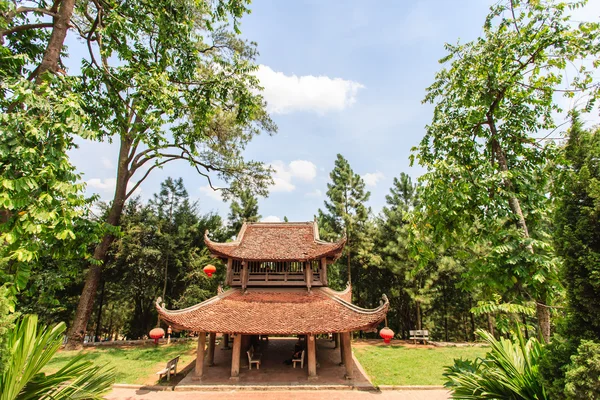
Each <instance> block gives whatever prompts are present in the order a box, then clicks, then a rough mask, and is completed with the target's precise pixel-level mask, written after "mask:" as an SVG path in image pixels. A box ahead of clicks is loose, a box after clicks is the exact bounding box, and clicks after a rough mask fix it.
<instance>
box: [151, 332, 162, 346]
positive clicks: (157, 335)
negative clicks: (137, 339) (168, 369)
mask: <svg viewBox="0 0 600 400" xmlns="http://www.w3.org/2000/svg"><path fill="white" fill-rule="evenodd" d="M150 337H151V338H152V339H154V344H158V339H160V338H163V337H165V330H164V329H163V328H154V329H152V330H151V331H150Z"/></svg>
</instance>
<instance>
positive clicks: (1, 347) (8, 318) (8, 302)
mask: <svg viewBox="0 0 600 400" xmlns="http://www.w3.org/2000/svg"><path fill="white" fill-rule="evenodd" d="M13 302H14V299H12V294H11V293H10V290H9V289H8V287H7V286H6V285H4V286H0V374H2V372H3V371H4V369H5V368H6V365H7V362H8V358H9V357H10V351H9V348H8V340H7V339H8V334H9V332H10V331H12V329H13V327H14V323H15V320H16V319H17V317H18V314H15V313H14V304H13Z"/></svg>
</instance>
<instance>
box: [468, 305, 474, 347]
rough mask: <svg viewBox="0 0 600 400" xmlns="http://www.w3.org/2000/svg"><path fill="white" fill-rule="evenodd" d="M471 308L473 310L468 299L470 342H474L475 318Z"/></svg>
mask: <svg viewBox="0 0 600 400" xmlns="http://www.w3.org/2000/svg"><path fill="white" fill-rule="evenodd" d="M471 308H473V301H472V299H471V298H469V317H470V319H471V340H472V341H475V316H474V315H473V313H472V312H471Z"/></svg>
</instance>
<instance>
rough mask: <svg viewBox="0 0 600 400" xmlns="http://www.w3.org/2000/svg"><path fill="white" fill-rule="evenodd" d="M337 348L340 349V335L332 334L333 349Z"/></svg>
mask: <svg viewBox="0 0 600 400" xmlns="http://www.w3.org/2000/svg"><path fill="white" fill-rule="evenodd" d="M338 347H340V334H339V333H334V334H333V348H334V349H337V348H338Z"/></svg>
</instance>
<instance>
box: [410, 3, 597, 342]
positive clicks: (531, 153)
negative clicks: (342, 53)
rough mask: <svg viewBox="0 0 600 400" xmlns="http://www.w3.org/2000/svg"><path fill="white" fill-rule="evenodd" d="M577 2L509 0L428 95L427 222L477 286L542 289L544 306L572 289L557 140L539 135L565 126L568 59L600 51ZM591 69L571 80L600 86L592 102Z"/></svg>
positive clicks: (517, 297) (516, 298)
mask: <svg viewBox="0 0 600 400" xmlns="http://www.w3.org/2000/svg"><path fill="white" fill-rule="evenodd" d="M580 4H581V3H577V4H576V5H574V7H577V6H578V5H580ZM568 8H569V7H568V6H567V5H566V4H564V3H555V2H521V1H510V2H509V1H502V2H500V3H498V4H496V5H494V6H492V7H491V11H490V14H489V15H488V17H487V19H486V22H485V24H484V26H483V34H482V37H480V38H478V39H477V40H474V41H472V42H469V43H466V44H455V45H453V44H447V45H446V49H447V50H448V55H447V56H446V57H444V58H443V59H442V60H441V61H440V62H441V63H444V64H447V65H446V67H444V68H443V69H442V70H441V71H440V72H438V73H437V74H436V79H435V82H434V83H433V84H432V85H431V86H430V87H429V88H428V89H427V95H426V97H425V99H424V102H426V103H431V104H433V105H434V112H433V118H432V121H431V123H430V124H429V125H428V126H427V128H426V129H427V131H426V134H425V137H424V138H423V140H422V141H421V143H420V145H419V146H418V147H416V148H415V149H414V154H413V155H412V158H413V161H418V162H419V164H421V165H422V166H424V167H425V168H427V172H426V173H425V174H424V175H423V176H422V177H421V179H420V181H421V183H422V186H423V194H422V197H421V198H422V199H423V204H422V207H420V208H419V212H418V214H417V222H418V228H417V230H418V232H419V233H420V234H421V235H424V237H425V238H429V237H430V238H431V240H433V242H434V243H436V244H440V245H443V246H445V247H449V246H455V247H457V248H458V249H459V250H460V251H457V252H456V256H458V257H460V259H461V260H462V261H464V263H465V266H466V273H465V288H467V289H469V290H471V291H474V292H478V293H481V295H482V296H483V297H484V298H486V297H487V298H486V300H489V298H490V296H491V295H492V294H494V293H496V294H501V295H502V296H503V299H504V301H507V302H509V301H511V302H513V303H522V302H523V301H527V300H531V299H533V300H535V301H537V302H538V303H540V306H539V307H538V316H542V317H543V316H544V314H545V315H547V309H545V308H544V307H543V304H546V303H548V302H549V301H551V300H552V296H554V294H556V293H560V284H559V282H558V278H557V262H556V259H555V256H554V252H553V248H552V245H553V243H552V240H551V236H550V229H549V225H550V218H549V217H550V212H551V200H550V197H549V196H547V193H548V192H549V182H548V179H549V176H550V175H549V174H548V169H549V168H552V166H553V163H554V161H555V159H556V149H555V147H554V146H551V145H544V143H540V142H539V141H538V140H536V138H535V136H536V135H539V132H542V131H545V130H552V129H554V128H555V127H556V123H555V121H554V116H555V115H556V111H558V110H559V107H558V105H557V103H556V102H555V101H554V97H553V96H554V93H555V91H556V90H562V89H564V86H565V83H566V82H564V71H565V68H566V67H567V65H571V63H572V62H573V61H575V60H577V61H581V60H583V59H586V58H592V59H595V58H596V57H597V56H598V55H599V54H600V46H598V43H599V40H598V39H599V35H600V29H599V25H598V24H597V23H581V24H579V25H578V26H574V25H572V24H570V23H569V18H568V16H567V15H566V11H567V10H568ZM579 73H580V75H579V77H578V78H576V79H574V80H571V81H570V82H568V83H567V84H568V85H569V86H568V89H567V90H566V92H567V93H568V94H569V95H573V94H574V93H575V92H586V93H588V94H590V103H589V106H590V107H591V106H592V105H593V104H594V100H595V97H596V95H597V86H594V84H593V82H594V78H593V72H592V71H590V70H586V69H585V67H581V68H580V70H579ZM430 248H431V246H429V245H428V243H427V241H426V240H425V241H424V243H423V244H421V245H417V246H415V249H414V254H415V256H420V257H421V258H422V262H423V263H426V262H427V257H424V255H427V253H428V252H429V251H428V249H430ZM434 256H435V253H433V254H431V255H430V257H429V258H431V257H434ZM548 328H549V326H548V325H547V324H546V325H545V326H544V329H543V332H544V334H547V333H548V332H549V331H548V330H547V329H548Z"/></svg>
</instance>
